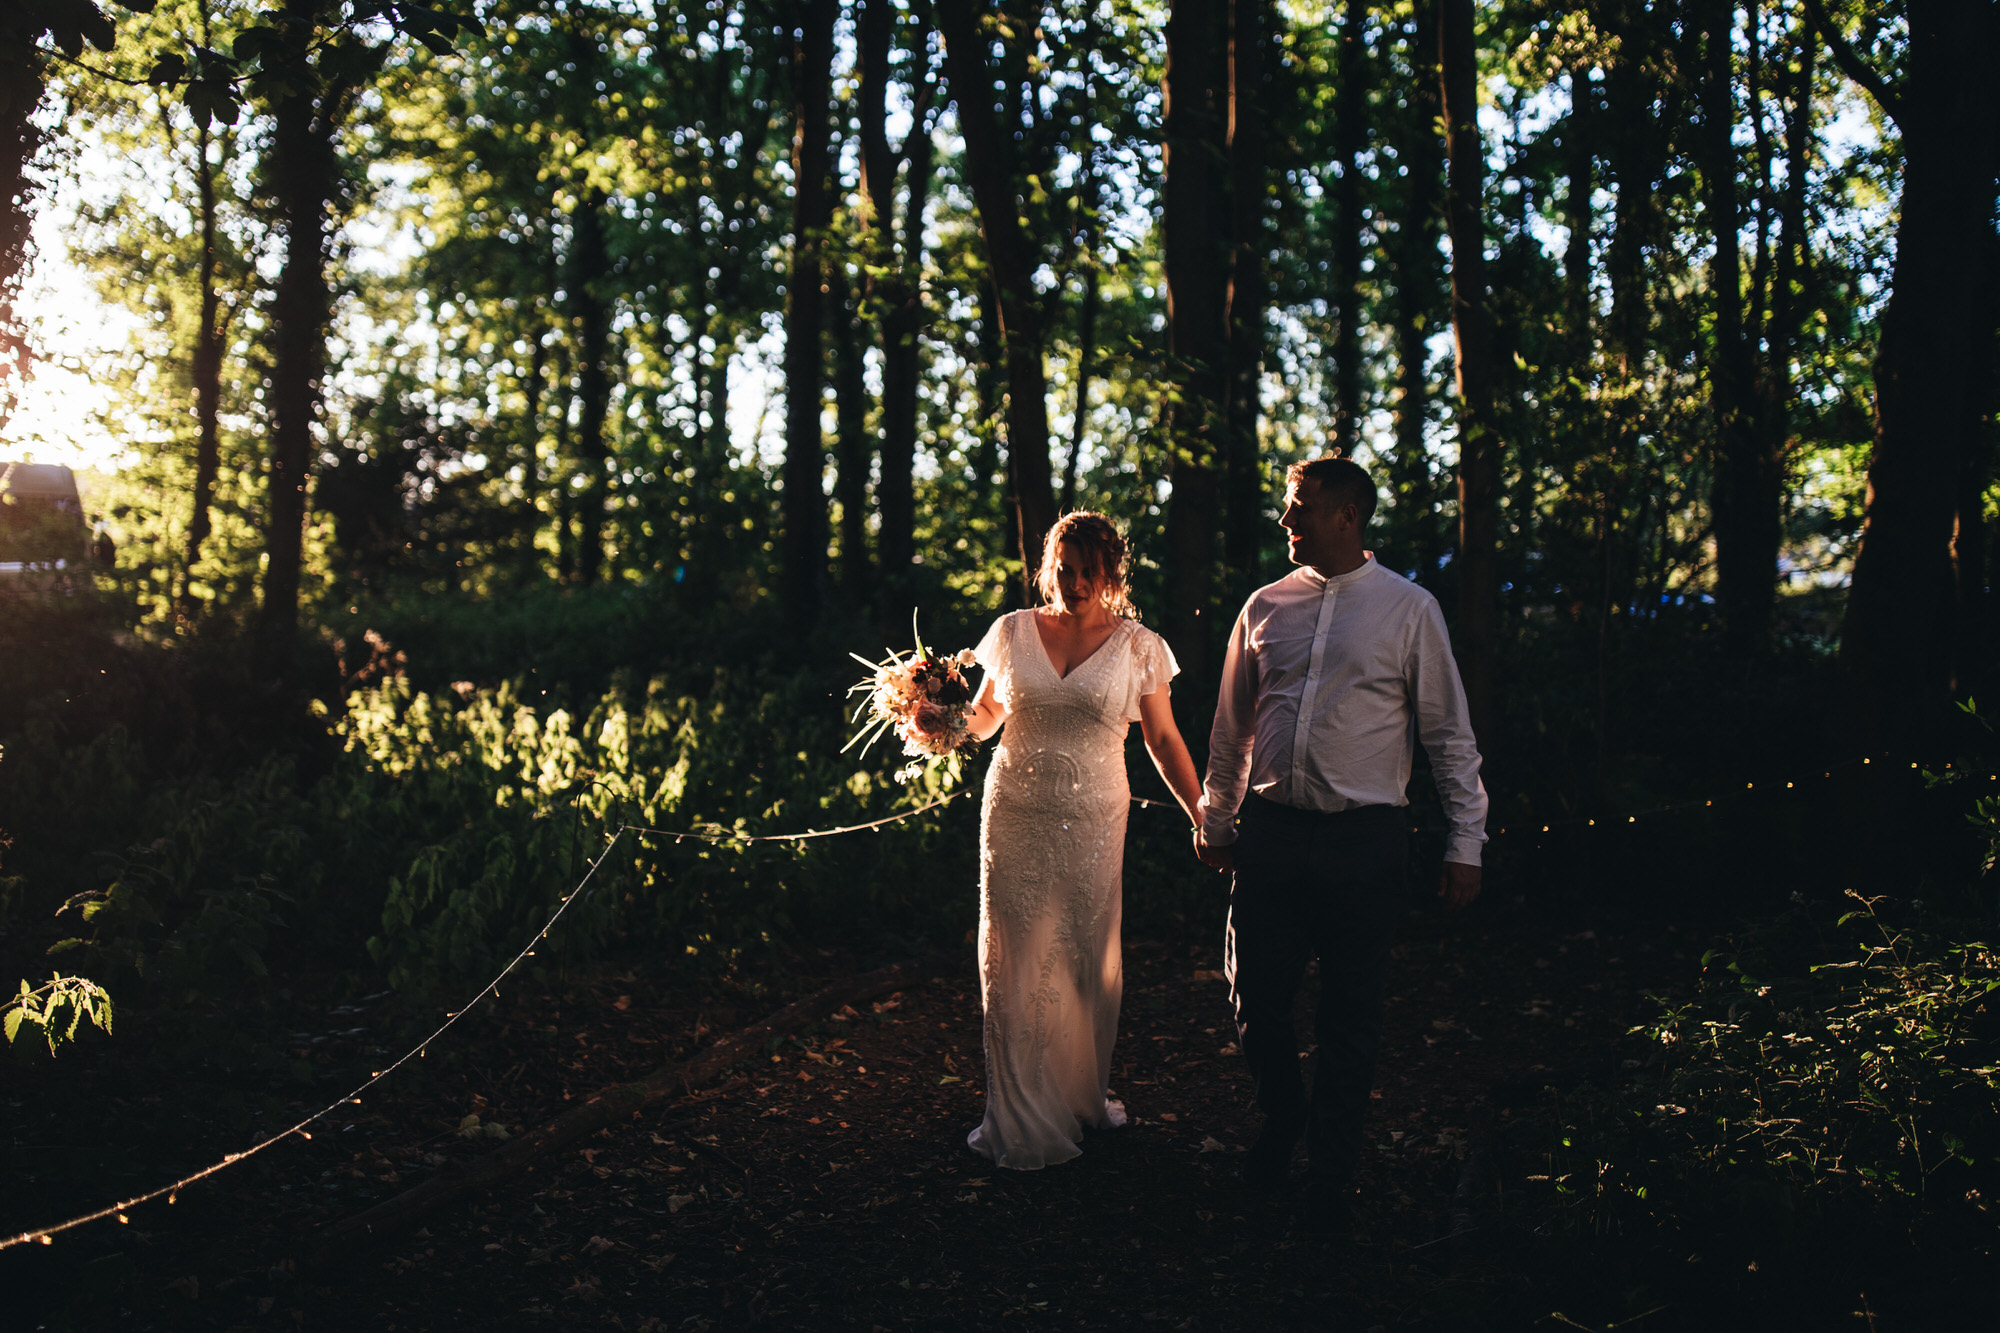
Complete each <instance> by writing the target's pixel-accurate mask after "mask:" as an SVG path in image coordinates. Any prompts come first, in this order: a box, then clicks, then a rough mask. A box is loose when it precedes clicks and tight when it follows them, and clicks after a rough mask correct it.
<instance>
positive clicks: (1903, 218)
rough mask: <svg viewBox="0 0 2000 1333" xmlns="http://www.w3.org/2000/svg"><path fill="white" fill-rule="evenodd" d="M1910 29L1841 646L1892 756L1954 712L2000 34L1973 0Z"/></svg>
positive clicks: (1921, 16) (1913, 14) (1940, 5)
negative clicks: (1866, 460)
mask: <svg viewBox="0 0 2000 1333" xmlns="http://www.w3.org/2000/svg"><path fill="white" fill-rule="evenodd" d="M1908 22H1909V40H1908V47H1907V64H1906V68H1907V71H1908V73H1907V76H1906V78H1905V80H1904V84H1903V86H1902V88H1901V89H1900V91H1899V92H1898V93H1896V94H1894V95H1893V105H1892V108H1891V112H1892V114H1893V115H1894V117H1895V120H1896V124H1897V128H1898V129H1899V130H1900V131H1901V132H1902V144H1903V182H1902V195H1901V199H1900V201H1899V207H1898V216H1899V221H1898V224H1897V228H1896V260H1895V267H1894V270H1893V277H1892V286H1891V291H1890V296H1889V300H1888V302H1887V304H1886V305H1885V306H1884V308H1883V311H1882V325H1881V327H1882V334H1881V344H1880V347H1879V350H1878V352H1877V354H1876V360H1875V454H1874V458H1873V459H1872V461H1871V462H1870V464H1869V468H1868V512H1867V517H1866V519H1865V520H1864V524H1863V527H1862V531H1861V547H1860V550H1859V552H1858V553H1857V555H1856V556H1855V561H1854V581H1853V586H1852V588H1851V590H1850V591H1849V593H1848V601H1847V619H1846V624H1845V626H1844V631H1843V635H1842V642H1841V656H1842V659H1843V663H1844V665H1845V666H1846V668H1847V669H1848V671H1849V672H1850V674H1851V679H1852V681H1853V683H1854V686H1855V689H1856V705H1857V712H1858V715H1859V719H1858V720H1859V722H1860V726H1861V732H1862V737H1863V740H1864V743H1866V744H1869V745H1870V746H1871V748H1872V747H1874V746H1878V745H1886V746H1893V747H1896V748H1898V749H1908V748H1911V747H1915V746H1918V745H1921V744H1923V743H1925V742H1927V741H1928V740H1930V739H1931V738H1932V737H1933V736H1934V734H1935V733H1936V731H1937V729H1938V728H1939V727H1940V726H1941V725H1942V723H1943V721H1944V719H1945V717H1946V716H1947V714H1946V712H1945V708H1944V704H1945V701H1946V698H1947V693H1948V691H1949V689H1950V686H1951V650H1952V643H1953V639H1954V625H1953V619H1954V615H1955V612H1956V610H1957V597H1956V595H1955V592H1956V589H1955V580H1954V577H1953V568H1952V538H1953V533H1954V530H1955V528H1956V526H1957V517H1958V512H1959V502H1960V492H1961V488H1962V486H1963V484H1964V480H1963V479H1964V476H1965V469H1966V463H1967V458H1968V454H1969V453H1970V452H1971V448H1970V444H1971V442H1970V439H1969V433H1970V431H1971V430H1972V428H1973V416H1974V413H1973V399H1972V395H1973V394H1974V393H1975V391H1976V390H1975V386H1974V378H1975V371H1976V369H1978V368H1976V367H1975V366H1974V365H1973V364H1972V360H1971V358H1972V355H1973V349H1974V347H1975V345H1976V344H1977V343H1978V342H1979V341H1981V340H1980V339H1979V338H1978V335H1977V324H1976V322H1975V321H1977V320H1979V319H1982V318H1990V313H1991V312H1990V311H1986V312H1982V311H1980V310H1979V308H1978V300H1977V297H1978V295H1979V293H1980V292H1981V291H1982V290H1983V289H1984V281H1983V274H1981V273H1977V272H1975V271H1969V270H1978V269H1983V268H1984V267H1985V264H1986V262H1987V260H1988V255H1989V252H1990V248H1991V247H1990V237H1991V231H1992V225H1991V224H1992V215H1993V199H1994V185H1995V171H1994V137H1995V135H1994V132H1995V119H1996V112H1995V92H1996V85H1995V84H1994V81H1993V80H1992V78H1991V76H1990V71H1988V70H1987V69H1986V68H1985V64H1986V61H1987V59H1988V56H1989V54H1990V53H1991V52H1992V50H1993V49H1994V47H1995V39H1996V36H1997V35H2000V34H1996V32H1995V26H1996V24H1995V16H1994V12H1993V8H1992V6H1991V5H1989V4H1984V3H1979V2H1978V0H1929V2H1928V3H1916V4H1912V5H1911V6H1910V12H1909V15H1908ZM1835 54H1836V56H1840V55H1842V54H1843V53H1842V52H1841V50H1840V49H1839V48H1836V49H1835ZM1845 54H1846V56H1847V57H1848V59H1853V58H1854V57H1853V53H1852V51H1851V50H1850V51H1848V52H1846V53H1845ZM1848 59H1843V61H1842V64H1843V67H1846V66H1847V65H1848ZM1850 72H1852V71H1850Z"/></svg>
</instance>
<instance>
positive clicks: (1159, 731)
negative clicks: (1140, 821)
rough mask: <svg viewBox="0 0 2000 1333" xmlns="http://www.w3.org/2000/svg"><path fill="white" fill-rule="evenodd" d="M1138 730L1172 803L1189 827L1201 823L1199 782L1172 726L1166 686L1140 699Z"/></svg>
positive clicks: (1172, 707) (1186, 750) (1181, 741)
mask: <svg viewBox="0 0 2000 1333" xmlns="http://www.w3.org/2000/svg"><path fill="white" fill-rule="evenodd" d="M1139 730H1140V731H1141V732H1143V733H1144V734H1145V737H1146V753H1148V754H1150V755H1152V756H1153V767H1154V768H1157V769H1159V770H1160V776H1161V777H1163V778H1165V779H1166V780H1167V787H1168V788H1169V789H1170V790H1171V791H1172V792H1173V794H1174V799H1175V800H1176V801H1179V802H1180V804H1181V809H1182V810H1184V811H1186V812H1187V817H1188V823H1190V824H1199V823H1201V816H1200V815H1199V814H1197V813H1196V810H1197V808H1198V806H1199V805H1200V802H1201V778H1200V777H1199V776H1198V775H1197V774H1196V773H1195V771H1194V760H1193V759H1192V758H1191V757H1190V756H1189V755H1188V748H1187V742H1186V741H1184V740H1182V739H1181V729H1180V728H1179V727H1178V726H1176V725H1175V724H1174V706H1173V702H1172V701H1171V700H1170V699H1169V698H1168V695H1167V687H1166V686H1165V685H1162V686H1160V688H1159V689H1157V690H1155V691H1153V692H1152V693H1151V694H1142V695H1140V696H1139Z"/></svg>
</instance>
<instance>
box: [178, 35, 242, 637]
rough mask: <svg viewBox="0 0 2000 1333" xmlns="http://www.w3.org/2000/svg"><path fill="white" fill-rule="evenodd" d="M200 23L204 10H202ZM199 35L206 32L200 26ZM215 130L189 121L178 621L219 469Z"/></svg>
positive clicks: (223, 324) (185, 616)
mask: <svg viewBox="0 0 2000 1333" xmlns="http://www.w3.org/2000/svg"><path fill="white" fill-rule="evenodd" d="M202 18H203V23H202V26H203V27H204V29H206V28H207V27H208V13H207V11H206V10H203V14H202ZM203 36H204V39H206V40H212V39H211V38H208V34H207V33H206V32H204V34H203ZM215 137H216V136H215V135H214V133H213V132H212V123H211V122H209V121H207V120H197V121H196V122H195V133H194V161H193V167H194V178H195V218H196V225H197V226H198V227H199V228H200V236H201V253H200V257H199V259H198V260H197V262H196V267H195V281H196V287H197V291H198V293H199V295H198V298H197V299H198V301H199V312H198V314H197V316H196V318H197V320H198V321H199V322H198V323H197V325H196V327H195V344H194V357H193V360H192V363H191V366H190V369H191V371H192V374H193V379H194V413H195V431H196V434H195V461H194V494H193V496H192V501H191V506H190V510H189V513H188V526H187V548H186V563H185V565H184V566H183V568H182V570H181V579H180V587H179V588H178V589H176V590H175V594H174V605H175V608H176V610H177V612H178V614H179V615H180V617H181V619H182V620H183V621H189V620H192V619H193V618H194V615H195V613H196V610H197V608H198V607H199V599H197V598H196V597H195V595H194V580H195V569H196V568H197V567H198V566H199V565H200V564H201V548H202V544H203V543H204V542H206V541H207V540H208V536H209V533H210V532H211V531H212V530H213V525H212V523H211V517H212V515H211V510H212V509H213V507H214V505H215V483H216V479H217V477H218V476H219V475H220V474H221V471H222V354H223V351H224V348H225V345H226V342H227V339H228V333H229V329H228V318H229V316H228V313H227V312H226V311H225V309H224V306H223V302H222V293H221V290H220V288H219V286H218V284H217V281H216V270H217V266H218V253H217V249H218V246H219V244H220V241H219V240H218V236H217V232H218V230H219V228H218V219H219V217H220V214H221V204H220V201H219V200H218V199H217V198H216V175H217V172H218V170H219V165H220V164H218V163H216V162H214V161H212V160H211V157H210V154H211V141H212V140H213V139H214V138H215Z"/></svg>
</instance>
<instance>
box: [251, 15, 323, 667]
mask: <svg viewBox="0 0 2000 1333" xmlns="http://www.w3.org/2000/svg"><path fill="white" fill-rule="evenodd" d="M286 12H287V14H288V16H290V17H291V18H293V19H294V21H295V22H296V23H297V24H298V25H299V28H300V29H301V30H303V31H310V30H311V29H312V28H313V26H314V25H315V24H316V21H317V19H318V17H319V7H318V5H317V4H316V3H315V0H293V3H292V4H289V5H287V6H286ZM296 40H297V42H298V44H299V45H300V46H301V47H303V46H304V43H305V41H306V38H305V37H304V35H301V36H299V37H298V38H297V39H296ZM299 58H300V59H301V60H303V59H304V54H303V50H301V51H300V53H299ZM340 100H341V95H340V94H339V93H338V92H329V93H326V94H323V95H322V97H321V98H317V99H316V98H315V97H314V96H313V91H312V90H311V89H310V88H309V87H307V86H306V85H304V84H302V83H301V84H294V85H292V86H291V88H290V90H289V91H288V92H287V93H286V95H285V96H283V97H282V98H280V99H279V101H278V103H277V105H276V107H275V108H273V115H272V124H271V150H272V151H271V152H270V154H269V156H268V157H267V159H266V160H267V161H268V163H269V164H270V170H271V183H272V186H273V193H274V195H275V197H276V203H277V207H278V214H279V217H280V218H281V219H282V220H283V224H282V225H283V227H284V232H285V258H284V263H283V266H282V268H281V269H280V271H279V274H278V284H277V289H276V290H275V291H274V292H273V293H272V299H271V323H272V325H273V335H274V336H273V342H274V356H273V358H272V366H271V390H270V398H269V402H270V405H271V470H270V495H269V500H268V507H267V511H266V512H267V522H268V527H267V530H266V534H265V548H264V550H265V566H264V586H263V605H262V606H261V608H260V610H259V616H258V632H257V639H258V651H259V656H260V657H261V658H262V665H263V667H264V669H265V670H266V671H267V672H269V673H270V674H271V675H273V676H278V677H282V676H284V675H285V674H287V673H288V671H289V670H290V667H291V659H292V649H293V643H294V640H295V638H296V637H297V633H298V621H299V585H300V579H301V562H302V558H303V554H304V544H305V523H306V513H307V507H306V491H307V487H308V486H309V485H310V483H311V480H312V458H313V451H314V443H313V428H314V426H315V424H316V423H317V421H318V417H319V405H320V379H321V376H322V375H323V374H324V371H325V365H326V329H327V321H328V319H329V318H330V317H331V314H332V294H331V293H330V292H329V291H328V289H327V281H326V263H327V242H328V233H329V230H330V222H331V217H330V214H331V209H332V204H333V197H334V192H335V190H336V189H337V188H338V185H339V179H340V166H339V162H338V159H337V157H336V155H335V150H334V132H335V129H336V127H337V125H338V124H339V115H340Z"/></svg>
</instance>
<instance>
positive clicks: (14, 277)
mask: <svg viewBox="0 0 2000 1333" xmlns="http://www.w3.org/2000/svg"><path fill="white" fill-rule="evenodd" d="M9 8H10V9H12V8H13V7H12V6H10V7H9ZM21 13H22V16H23V17H26V13H27V11H26V10H25V7H23V9H22V11H21ZM11 17H12V15H9V14H0V426H5V425H6V423H7V414H8V411H9V408H10V406H11V403H12V401H13V396H14V394H15V393H17V392H18V385H19V384H20V382H21V381H22V380H23V379H25V378H26V377H27V373H28V360H29V355H28V342H27V339H26V338H24V337H23V336H22V330H21V323H20V317H19V316H18V315H16V314H15V313H14V297H15V294H16V293H17V292H19V291H20V287H21V281H22V279H23V278H25V277H26V276H27V266H28V244H29V237H30V234H31V232H32V231H33V229H34V223H35V218H34V210H33V208H32V201H33V196H34V192H35V183H34V180H33V179H32V178H31V177H30V176H29V174H28V164H29V163H30V162H32V161H34V158H35V153H36V151H37V150H38V149H39V148H40V147H41V143H42V132H41V129H40V127H39V126H37V125H36V124H35V108H36V107H38V106H40V105H41V101H42V91H43V88H44V86H45V84H46V80H47V75H46V72H45V70H44V68H43V65H42V57H41V56H40V55H39V54H38V53H37V52H36V51H35V43H34V38H33V37H32V36H31V35H30V33H29V32H28V31H26V30H25V28H16V27H15V26H14V24H12V23H10V22H9V21H8V20H9V18H11ZM28 22H29V23H33V22H35V20H34V19H28ZM10 378H11V380H12V383H11V384H10V383H9V380H10Z"/></svg>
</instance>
